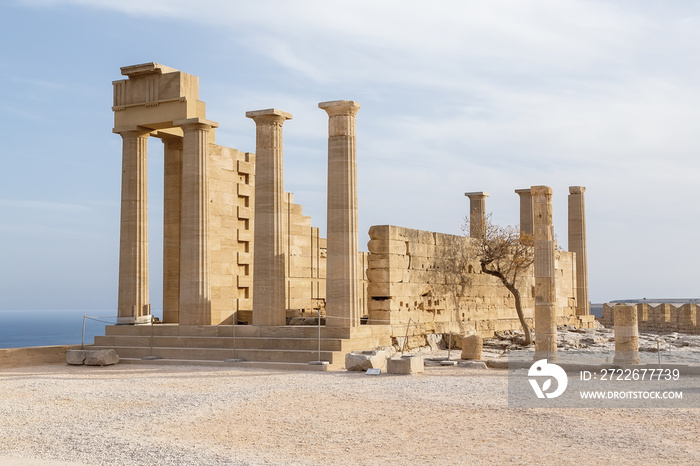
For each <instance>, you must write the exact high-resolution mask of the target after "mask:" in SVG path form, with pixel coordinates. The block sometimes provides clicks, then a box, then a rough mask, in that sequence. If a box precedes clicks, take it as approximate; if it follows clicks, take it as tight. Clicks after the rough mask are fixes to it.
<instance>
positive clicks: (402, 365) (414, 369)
mask: <svg viewBox="0 0 700 466" xmlns="http://www.w3.org/2000/svg"><path fill="white" fill-rule="evenodd" d="M386 371H387V372H388V373H389V374H422V373H423V356H400V357H398V358H391V359H387V360H386Z"/></svg>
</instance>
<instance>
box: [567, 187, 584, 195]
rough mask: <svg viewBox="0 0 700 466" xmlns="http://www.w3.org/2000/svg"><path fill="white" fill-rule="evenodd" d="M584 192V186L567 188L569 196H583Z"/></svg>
mask: <svg viewBox="0 0 700 466" xmlns="http://www.w3.org/2000/svg"><path fill="white" fill-rule="evenodd" d="M585 192H586V188H585V187H584V186H569V194H583V193H585Z"/></svg>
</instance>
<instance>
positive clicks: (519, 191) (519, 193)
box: [515, 188, 532, 195]
mask: <svg viewBox="0 0 700 466" xmlns="http://www.w3.org/2000/svg"><path fill="white" fill-rule="evenodd" d="M515 193H516V194H517V195H521V194H532V192H531V190H530V188H526V189H516V190H515Z"/></svg>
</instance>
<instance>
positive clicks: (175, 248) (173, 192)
mask: <svg viewBox="0 0 700 466" xmlns="http://www.w3.org/2000/svg"><path fill="white" fill-rule="evenodd" d="M182 147H183V145H182V138H180V137H164V138H163V155H164V157H163V159H164V169H163V172H164V180H163V322H166V323H174V324H176V323H178V322H179V321H180V319H179V309H180V207H181V202H182V191H181V188H182Z"/></svg>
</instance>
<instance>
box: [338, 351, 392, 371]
mask: <svg viewBox="0 0 700 466" xmlns="http://www.w3.org/2000/svg"><path fill="white" fill-rule="evenodd" d="M386 358H387V354H386V353H385V352H384V351H381V350H380V351H353V352H352V353H348V354H346V355H345V369H347V370H349V371H366V370H367V369H381V368H383V367H384V365H385V364H386Z"/></svg>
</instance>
